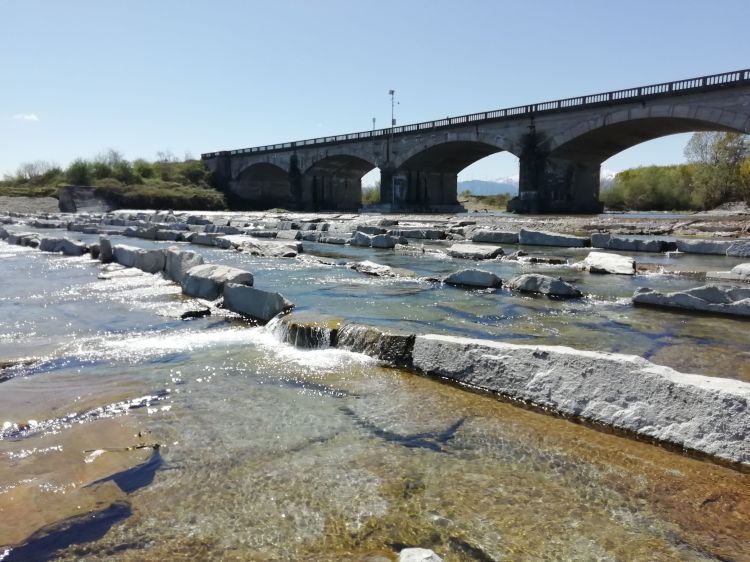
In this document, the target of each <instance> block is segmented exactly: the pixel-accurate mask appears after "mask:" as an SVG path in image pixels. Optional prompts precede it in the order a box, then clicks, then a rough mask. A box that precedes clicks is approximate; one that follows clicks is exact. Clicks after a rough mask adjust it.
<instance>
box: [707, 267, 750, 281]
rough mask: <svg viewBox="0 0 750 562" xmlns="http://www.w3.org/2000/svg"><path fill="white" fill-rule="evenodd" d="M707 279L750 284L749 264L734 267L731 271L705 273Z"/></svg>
mask: <svg viewBox="0 0 750 562" xmlns="http://www.w3.org/2000/svg"><path fill="white" fill-rule="evenodd" d="M706 277H707V278H709V279H721V280H722V281H748V282H750V263H741V264H739V265H735V266H734V267H733V268H732V269H731V271H709V272H707V273H706Z"/></svg>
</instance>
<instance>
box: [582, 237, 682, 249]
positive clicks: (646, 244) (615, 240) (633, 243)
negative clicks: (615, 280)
mask: <svg viewBox="0 0 750 562" xmlns="http://www.w3.org/2000/svg"><path fill="white" fill-rule="evenodd" d="M591 246H592V247H594V248H604V249H605V250H619V251H621V252H672V251H674V250H676V249H677V243H676V242H675V241H674V240H663V239H658V238H654V239H643V238H633V237H627V236H613V235H611V234H603V233H598V234H592V235H591Z"/></svg>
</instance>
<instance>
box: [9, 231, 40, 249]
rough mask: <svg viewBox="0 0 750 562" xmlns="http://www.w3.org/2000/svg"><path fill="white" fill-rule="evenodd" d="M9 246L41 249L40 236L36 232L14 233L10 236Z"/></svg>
mask: <svg viewBox="0 0 750 562" xmlns="http://www.w3.org/2000/svg"><path fill="white" fill-rule="evenodd" d="M7 242H8V244H14V245H16V246H30V247H32V248H38V247H39V235H38V234H37V233H36V232H13V233H9V234H8V238H7Z"/></svg>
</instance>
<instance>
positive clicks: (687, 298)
mask: <svg viewBox="0 0 750 562" xmlns="http://www.w3.org/2000/svg"><path fill="white" fill-rule="evenodd" d="M633 303H634V304H645V305H651V306H661V307H667V308H681V309H684V310H696V311H700V312H712V313H716V314H728V315H732V316H750V288H747V287H721V286H718V285H704V286H703V287H696V288H694V289H688V290H687V291H675V292H673V293H660V292H658V291H654V290H653V289H649V288H648V287H642V288H640V289H638V290H637V291H636V292H635V294H634V295H633Z"/></svg>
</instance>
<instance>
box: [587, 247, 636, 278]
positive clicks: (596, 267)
mask: <svg viewBox="0 0 750 562" xmlns="http://www.w3.org/2000/svg"><path fill="white" fill-rule="evenodd" d="M573 267H575V268H576V269H581V270H584V271H588V272H589V273H614V274H617V275H635V260H633V258H631V257H628V256H621V255H619V254H606V253H604V252H589V255H588V256H586V259H585V260H583V261H581V262H578V263H576V264H573Z"/></svg>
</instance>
